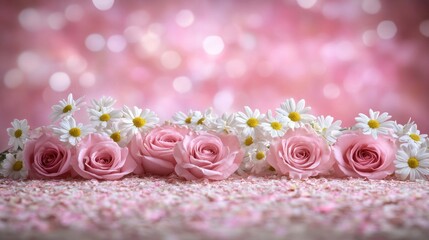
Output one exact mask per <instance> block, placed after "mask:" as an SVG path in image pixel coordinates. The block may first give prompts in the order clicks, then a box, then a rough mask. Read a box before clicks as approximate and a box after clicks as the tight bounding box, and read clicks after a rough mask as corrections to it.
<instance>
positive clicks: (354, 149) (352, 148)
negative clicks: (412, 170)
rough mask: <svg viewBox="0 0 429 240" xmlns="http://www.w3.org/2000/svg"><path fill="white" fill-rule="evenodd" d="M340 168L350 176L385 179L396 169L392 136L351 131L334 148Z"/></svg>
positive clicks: (341, 137)
mask: <svg viewBox="0 0 429 240" xmlns="http://www.w3.org/2000/svg"><path fill="white" fill-rule="evenodd" d="M333 152H334V156H335V160H336V161H337V163H338V170H339V171H340V172H341V173H343V174H345V175H347V176H350V177H366V178H368V179H383V178H384V177H386V176H387V175H390V174H392V173H393V172H394V171H395V165H394V160H395V154H396V146H395V143H394V141H393V139H391V138H390V137H387V136H379V137H378V138H377V139H374V138H373V137H372V136H371V135H365V134H363V133H361V132H349V133H345V134H343V135H342V136H340V137H339V138H338V140H337V143H336V144H335V146H334V148H333Z"/></svg>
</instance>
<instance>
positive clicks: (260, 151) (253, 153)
mask: <svg viewBox="0 0 429 240" xmlns="http://www.w3.org/2000/svg"><path fill="white" fill-rule="evenodd" d="M267 152H268V147H267V145H265V144H263V143H257V144H255V146H254V147H253V148H249V150H248V151H247V152H246V154H245V157H244V159H243V162H242V164H241V169H242V170H243V171H245V172H250V173H252V174H256V175H267V174H272V173H273V172H272V171H271V170H270V165H269V164H268V163H267V161H266V160H265V159H266V157H267Z"/></svg>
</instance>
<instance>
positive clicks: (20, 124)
mask: <svg viewBox="0 0 429 240" xmlns="http://www.w3.org/2000/svg"><path fill="white" fill-rule="evenodd" d="M11 124H12V127H11V128H8V129H7V134H8V135H9V143H8V145H9V146H11V147H12V149H13V150H18V148H21V149H23V148H24V143H25V141H26V140H27V138H28V136H29V131H30V127H29V126H28V123H27V120H26V119H24V120H18V119H14V120H13V121H12V123H11Z"/></svg>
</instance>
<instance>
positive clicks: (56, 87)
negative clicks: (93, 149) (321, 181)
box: [0, 0, 429, 149]
mask: <svg viewBox="0 0 429 240" xmlns="http://www.w3.org/2000/svg"><path fill="white" fill-rule="evenodd" d="M427 9H429V2H427V1H419V0H414V1H387V0H383V1H381V0H362V1H352V0H351V1H327V0H325V1H323V0H284V1H280V0H279V1H257V0H253V1H137V0H135V1H132V0H131V1H114V0H93V1H89V0H88V1H41V0H38V1H21V0H17V1H7V0H0V53H1V54H0V130H1V129H3V130H1V131H0V147H1V148H2V149H4V148H6V146H7V141H8V137H7V134H6V128H8V127H9V126H10V122H11V121H12V120H13V119H14V118H18V119H23V118H26V119H28V121H29V123H30V125H31V126H32V127H38V126H41V125H47V124H50V120H49V115H50V111H51V109H50V107H51V106H52V105H53V104H56V103H57V102H58V101H59V100H60V99H62V98H65V97H66V96H67V94H68V93H70V92H71V93H73V94H74V96H75V97H81V96H85V99H86V101H87V102H89V101H90V99H92V98H99V97H101V96H103V95H109V96H112V97H114V98H116V99H117V100H118V103H117V106H118V107H120V106H122V105H123V104H126V105H136V106H139V107H142V108H150V109H152V110H154V111H156V112H157V113H158V115H159V116H160V118H161V119H163V120H166V119H169V118H170V117H171V116H172V115H173V114H174V113H175V112H176V111H187V110H189V109H194V110H204V109H205V108H208V107H213V109H214V110H215V112H217V113H222V112H232V111H237V110H242V108H243V106H245V105H248V106H250V107H252V108H259V109H260V110H261V111H266V110H268V109H275V108H276V107H277V106H279V104H280V103H281V102H283V101H284V100H285V99H286V98H290V97H293V98H295V99H300V98H304V99H306V101H307V104H308V105H310V106H312V108H313V112H314V113H315V114H323V115H328V114H329V115H332V116H334V117H335V118H338V119H341V120H343V125H351V124H353V123H354V117H355V116H357V114H358V113H359V112H364V113H367V112H368V109H369V108H373V109H374V110H379V111H387V112H389V113H390V114H391V115H392V116H393V119H395V120H397V121H398V122H400V123H405V122H407V121H408V119H409V118H410V117H411V118H412V119H413V120H414V121H415V122H416V123H417V124H418V126H419V129H420V130H421V131H422V132H426V133H428V132H429V121H428V120H427V116H429V94H428V90H429V11H427Z"/></svg>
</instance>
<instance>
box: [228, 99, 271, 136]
mask: <svg viewBox="0 0 429 240" xmlns="http://www.w3.org/2000/svg"><path fill="white" fill-rule="evenodd" d="M244 111H245V113H243V112H238V113H237V115H236V118H235V120H236V123H237V124H236V127H237V128H238V130H239V131H241V132H242V133H243V135H246V136H255V134H258V133H259V132H261V131H262V126H261V122H263V120H264V118H265V114H261V113H260V112H259V110H258V109H255V110H254V111H252V109H251V108H250V107H248V106H245V107H244Z"/></svg>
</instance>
